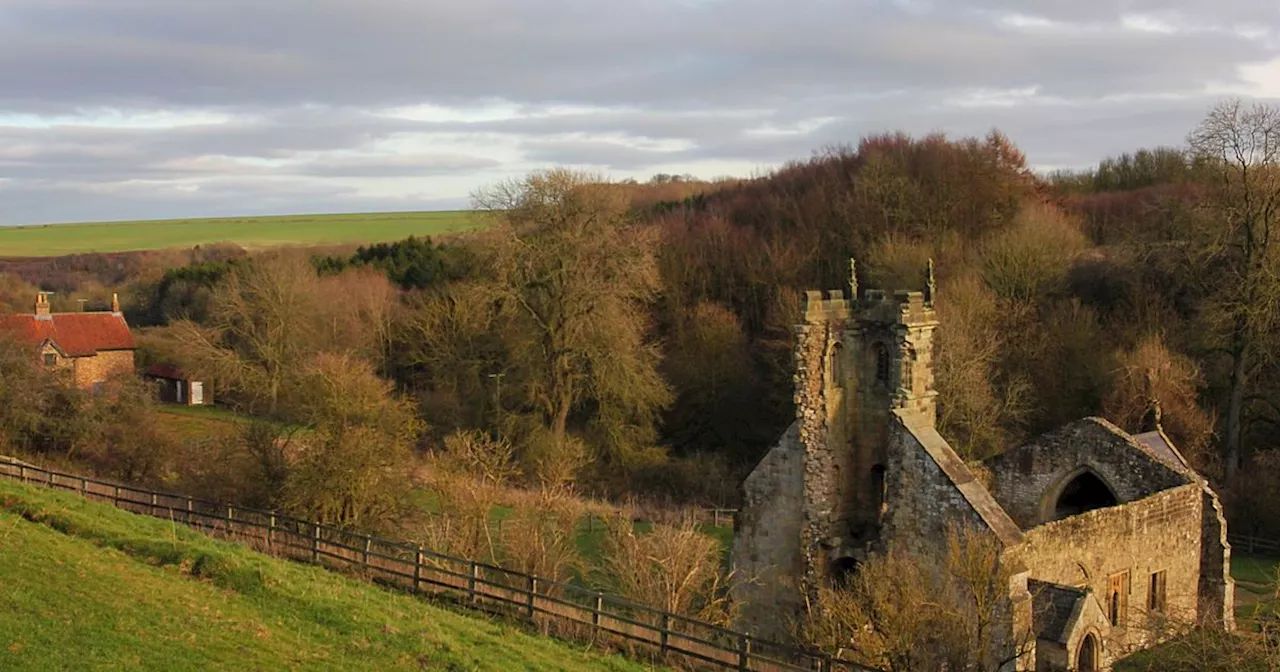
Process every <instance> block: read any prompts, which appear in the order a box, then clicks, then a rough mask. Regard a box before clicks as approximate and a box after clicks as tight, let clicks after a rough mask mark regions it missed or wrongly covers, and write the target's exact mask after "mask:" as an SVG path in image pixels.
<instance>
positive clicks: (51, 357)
mask: <svg viewBox="0 0 1280 672" xmlns="http://www.w3.org/2000/svg"><path fill="white" fill-rule="evenodd" d="M57 363H58V356H57V355H55V354H54V353H52V352H46V353H44V365H45V366H53V365H54V364H57Z"/></svg>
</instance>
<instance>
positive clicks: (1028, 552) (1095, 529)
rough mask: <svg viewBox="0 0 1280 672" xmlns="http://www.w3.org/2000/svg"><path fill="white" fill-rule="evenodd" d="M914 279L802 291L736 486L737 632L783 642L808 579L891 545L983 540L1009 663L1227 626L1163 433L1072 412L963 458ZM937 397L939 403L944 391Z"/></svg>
mask: <svg viewBox="0 0 1280 672" xmlns="http://www.w3.org/2000/svg"><path fill="white" fill-rule="evenodd" d="M922 280H923V281H922V287H921V288H919V289H917V290H900V291H894V292H892V293H889V292H885V291H882V290H867V291H866V292H864V293H863V294H862V295H861V296H859V294H858V287H857V278H856V274H855V272H854V265H853V263H852V262H851V263H850V284H851V288H850V289H851V293H850V295H849V297H848V298H846V297H845V295H844V292H843V291H839V290H837V291H830V292H827V293H826V294H825V295H824V294H823V293H822V292H817V291H811V292H808V294H807V297H806V300H805V305H804V317H803V323H802V324H800V325H799V326H797V327H796V333H795V367H796V372H795V406H796V420H795V422H794V423H793V424H792V425H791V426H790V428H788V429H787V430H786V432H785V433H784V434H783V436H782V438H781V440H780V441H779V442H778V444H777V445H775V446H774V447H773V448H772V449H771V450H770V451H769V453H768V454H767V455H766V456H765V457H764V459H763V460H761V462H760V464H759V465H758V466H757V467H756V468H755V470H754V471H753V472H752V473H751V474H750V476H749V477H748V478H747V479H746V481H745V483H744V485H743V489H744V504H743V509H742V512H741V513H740V515H739V519H738V529H737V533H736V536H735V539H734V545H733V562H734V566H735V571H736V572H737V575H738V576H739V577H744V578H743V579H741V580H739V581H738V582H737V583H736V584H735V586H734V592H735V596H736V597H737V598H739V599H741V600H743V601H744V603H745V604H746V610H745V612H744V613H743V616H742V623H741V625H742V626H743V627H744V628H746V629H747V630H748V631H751V632H753V633H755V634H757V635H760V636H771V637H776V636H780V635H782V634H784V629H785V628H786V627H788V626H787V623H788V621H789V619H790V618H791V617H796V616H798V615H799V614H800V613H801V610H802V609H804V608H805V605H806V604H807V603H808V601H807V599H806V598H810V597H812V596H813V595H814V588H815V586H818V585H820V584H821V583H822V582H828V581H832V580H834V579H835V578H836V577H838V576H839V575H840V574H841V573H844V572H848V571H856V566H857V564H858V563H860V562H862V561H863V560H865V559H866V558H867V557H868V555H870V554H875V553H879V552H882V551H883V550H884V549H886V548H888V547H890V546H891V545H893V546H896V547H900V548H904V549H906V550H909V551H910V552H912V553H914V554H917V555H919V556H926V557H927V556H934V557H940V556H941V555H943V554H944V553H945V548H944V546H945V544H946V542H947V532H946V531H947V529H948V528H949V526H953V525H966V526H969V527H970V528H972V529H976V530H978V531H979V532H980V534H985V535H990V538H992V539H994V540H995V541H996V542H997V543H998V546H999V548H1000V562H1001V564H1002V565H1004V566H1005V567H1006V569H1008V570H1009V572H1010V574H1011V576H1012V580H1011V581H1010V584H1009V586H1008V598H1009V603H1010V605H1011V607H1010V609H1009V613H1008V614H1007V617H1005V618H1003V619H1002V622H1001V624H1000V628H1001V638H1000V639H1001V640H1002V641H1003V642H1006V643H1007V645H1008V646H1011V647H1012V646H1015V643H1017V644H1016V645H1017V646H1018V647H1019V650H1021V651H1022V654H1021V655H1020V656H1019V657H1018V658H1017V660H1016V662H1015V663H1011V664H1010V665H1008V667H1009V669H1020V670H1105V669H1109V668H1110V665H1111V663H1112V662H1113V661H1114V660H1116V659H1117V658H1119V657H1122V656H1124V655H1127V654H1128V653H1130V652H1132V651H1134V650H1137V649H1140V648H1144V647H1147V646H1150V645H1152V644H1154V643H1155V642H1156V640H1157V639H1158V638H1159V637H1160V635H1159V634H1157V633H1158V632H1159V630H1158V629H1157V628H1156V627H1155V625H1156V624H1157V623H1168V622H1170V621H1171V620H1173V621H1174V622H1179V623H1193V622H1194V623H1199V624H1203V625H1208V626H1211V627H1218V628H1225V629H1232V628H1233V627H1234V619H1233V606H1234V605H1233V602H1234V584H1233V583H1232V580H1231V577H1230V574H1229V567H1230V553H1231V550H1230V546H1229V545H1228V544H1227V540H1226V522H1225V520H1224V518H1223V514H1222V507H1221V505H1220V503H1219V501H1218V497H1217V495H1216V494H1215V493H1214V491H1213V490H1212V489H1211V488H1210V487H1209V484H1208V482H1207V481H1206V480H1205V479H1204V478H1203V477H1202V476H1200V475H1199V474H1197V473H1196V472H1195V471H1194V470H1193V469H1192V468H1191V467H1190V466H1189V465H1188V463H1187V462H1186V460H1185V459H1183V457H1182V455H1181V454H1180V453H1179V452H1178V450H1177V448H1176V447H1175V446H1174V445H1173V443H1172V441H1170V440H1169V438H1168V437H1167V436H1166V435H1165V434H1164V432H1163V431H1161V430H1160V429H1159V427H1158V426H1156V427H1154V428H1153V429H1152V430H1151V431H1148V432H1144V433H1140V434H1136V435H1134V434H1130V433H1128V432H1125V431H1124V430H1122V429H1120V428H1118V427H1116V426H1115V425H1113V424H1111V423H1110V422H1107V421H1106V420H1103V419H1101V418H1084V419H1081V420H1077V421H1075V422H1072V423H1070V424H1068V425H1066V426H1063V427H1061V428H1059V429H1057V430H1055V431H1052V432H1049V433H1047V434H1045V435H1043V436H1040V437H1038V438H1036V439H1034V440H1032V441H1031V442H1030V443H1027V444H1026V445H1023V446H1019V447H1014V448H1011V449H1010V450H1008V451H1006V452H1004V453H1001V454H999V455H997V456H996V457H993V458H990V459H988V460H986V461H985V462H983V463H982V464H980V465H977V464H967V463H966V462H965V461H964V460H963V459H961V458H960V457H959V456H958V455H957V454H956V452H955V451H954V450H953V449H952V448H951V446H950V445H948V444H947V441H946V440H945V439H944V438H943V437H942V436H941V435H940V434H939V433H938V430H937V429H936V428H935V419H936V417H937V403H938V399H937V392H936V391H935V390H934V385H933V366H932V365H933V338H934V334H935V331H936V330H937V329H939V328H945V326H944V325H939V322H938V319H937V317H936V315H935V312H934V305H933V304H934V296H935V294H936V290H935V284H934V281H933V267H932V262H930V265H929V268H928V270H927V271H926V272H925V273H924V278H923V279H922ZM944 401H945V400H944Z"/></svg>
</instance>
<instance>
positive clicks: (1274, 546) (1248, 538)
mask: <svg viewBox="0 0 1280 672" xmlns="http://www.w3.org/2000/svg"><path fill="white" fill-rule="evenodd" d="M1227 542H1228V543H1230V544H1231V550H1232V551H1234V552H1237V553H1248V554H1249V555H1255V554H1263V555H1269V556H1272V557H1280V540H1278V539H1266V538H1264V537H1255V536H1252V535H1248V534H1235V533H1234V532H1228V533H1227Z"/></svg>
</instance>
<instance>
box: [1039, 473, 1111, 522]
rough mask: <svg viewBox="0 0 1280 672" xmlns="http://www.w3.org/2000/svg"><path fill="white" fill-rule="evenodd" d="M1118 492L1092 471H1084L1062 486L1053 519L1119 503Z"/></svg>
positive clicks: (1055, 503)
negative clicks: (1113, 490)
mask: <svg viewBox="0 0 1280 672" xmlns="http://www.w3.org/2000/svg"><path fill="white" fill-rule="evenodd" d="M1119 503H1120V502H1119V500H1118V499H1117V498H1116V493H1114V492H1112V491H1111V488H1109V487H1107V484H1106V483H1103V482H1102V479H1101V478H1098V475H1097V474H1095V473H1093V472H1092V471H1088V470H1085V471H1082V472H1080V475H1079V476H1076V477H1075V478H1073V479H1072V480H1071V481H1070V482H1069V483H1067V484H1066V486H1064V487H1063V488H1062V492H1061V493H1060V494H1059V495H1058V499H1057V501H1056V502H1054V506H1053V519H1054V520H1061V519H1063V518H1066V517H1068V516H1074V515H1076V514H1078V513H1084V512H1085V511H1092V510H1094V509H1101V508H1105V507H1108V506H1115V505H1116V504H1119Z"/></svg>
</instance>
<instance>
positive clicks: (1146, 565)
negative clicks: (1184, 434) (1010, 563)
mask: <svg viewBox="0 0 1280 672" xmlns="http://www.w3.org/2000/svg"><path fill="white" fill-rule="evenodd" d="M1202 514H1203V511H1202V499H1201V488H1200V486H1199V485H1198V484H1195V483H1192V484H1189V485H1184V486H1180V487H1177V488H1174V489H1172V490H1166V491H1164V492H1160V493H1157V494H1155V495H1152V496H1150V497H1146V498H1144V499H1140V500H1138V501H1134V502H1130V503H1128V504H1123V505H1120V506H1114V507H1108V508H1103V509H1095V510H1093V511H1087V512H1085V513H1082V514H1079V515H1075V516H1071V517H1069V518H1064V519H1062V520H1057V521H1054V522H1051V523H1047V524H1045V525H1041V526H1039V527H1036V528H1033V529H1031V530H1028V531H1026V532H1025V536H1024V541H1023V544H1022V545H1021V546H1020V547H1019V548H1017V549H1015V550H1014V551H1012V555H1013V556H1015V557H1017V558H1018V559H1019V560H1020V561H1021V562H1022V563H1024V564H1025V566H1026V567H1027V568H1028V569H1029V570H1030V572H1031V577H1032V578H1034V579H1037V580H1039V581H1045V582H1049V583H1057V584H1061V585H1066V586H1075V587H1085V588H1088V589H1090V590H1091V591H1093V593H1094V594H1095V595H1096V596H1098V598H1099V600H1100V602H1101V603H1102V604H1104V605H1105V604H1106V600H1107V594H1108V592H1107V591H1108V585H1109V579H1110V577H1111V576H1113V575H1117V574H1119V573H1121V572H1128V575H1129V594H1128V596H1127V609H1126V611H1125V612H1124V620H1123V626H1122V627H1119V628H1113V629H1112V630H1111V632H1110V634H1108V635H1107V637H1106V641H1105V642H1104V647H1105V648H1106V649H1107V650H1108V656H1109V657H1115V656H1118V655H1123V654H1124V652H1126V651H1130V650H1133V649H1136V648H1139V647H1141V646H1145V645H1149V644H1150V643H1151V642H1152V641H1153V633H1152V627H1153V625H1154V623H1155V622H1157V621H1159V620H1160V617H1159V616H1157V615H1152V614H1149V613H1148V611H1147V598H1148V594H1149V591H1148V588H1149V585H1150V577H1151V575H1152V573H1154V572H1159V571H1164V572H1165V573H1166V574H1165V576H1166V579H1165V581H1166V588H1165V595H1166V604H1167V608H1166V610H1165V614H1166V615H1167V616H1168V617H1170V618H1172V619H1175V620H1179V621H1181V620H1184V619H1194V618H1195V616H1196V612H1197V608H1198V595H1199V578H1200V551H1201V528H1200V523H1201V517H1202Z"/></svg>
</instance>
